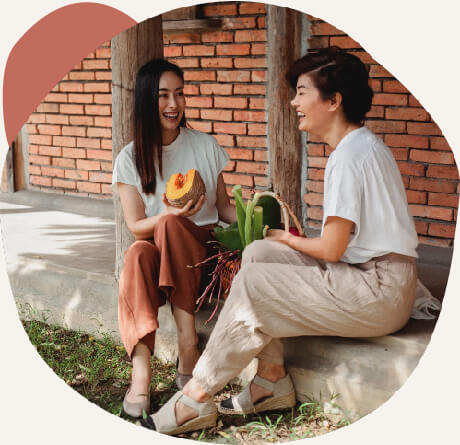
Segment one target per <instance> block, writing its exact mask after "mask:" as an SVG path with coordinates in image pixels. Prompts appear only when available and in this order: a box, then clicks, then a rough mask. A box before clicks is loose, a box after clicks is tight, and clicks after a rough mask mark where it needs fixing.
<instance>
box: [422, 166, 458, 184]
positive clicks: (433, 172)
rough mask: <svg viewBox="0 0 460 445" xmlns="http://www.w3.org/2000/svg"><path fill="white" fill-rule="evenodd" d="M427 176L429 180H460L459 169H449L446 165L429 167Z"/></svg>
mask: <svg viewBox="0 0 460 445" xmlns="http://www.w3.org/2000/svg"><path fill="white" fill-rule="evenodd" d="M426 176H428V177H429V178H446V179H457V180H458V168H457V167H447V166H444V165H430V166H428V170H427V172H426Z"/></svg>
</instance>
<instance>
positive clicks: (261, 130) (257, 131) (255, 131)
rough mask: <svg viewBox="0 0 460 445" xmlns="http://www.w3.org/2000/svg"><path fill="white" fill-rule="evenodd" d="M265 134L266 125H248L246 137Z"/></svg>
mask: <svg viewBox="0 0 460 445" xmlns="http://www.w3.org/2000/svg"><path fill="white" fill-rule="evenodd" d="M266 134H267V125H266V124H248V135H250V136H262V135H266Z"/></svg>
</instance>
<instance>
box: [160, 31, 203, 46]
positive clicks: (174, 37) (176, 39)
mask: <svg viewBox="0 0 460 445" xmlns="http://www.w3.org/2000/svg"><path fill="white" fill-rule="evenodd" d="M168 37H169V42H170V43H200V42H201V38H200V37H201V36H200V34H198V33H191V32H184V33H181V34H169V36H168ZM203 42H204V40H203Z"/></svg>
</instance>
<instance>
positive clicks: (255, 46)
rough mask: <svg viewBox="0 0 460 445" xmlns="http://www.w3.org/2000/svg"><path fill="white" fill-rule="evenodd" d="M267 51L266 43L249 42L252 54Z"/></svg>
mask: <svg viewBox="0 0 460 445" xmlns="http://www.w3.org/2000/svg"><path fill="white" fill-rule="evenodd" d="M266 52H267V44H266V43H251V55H252V56H263V55H265V54H266Z"/></svg>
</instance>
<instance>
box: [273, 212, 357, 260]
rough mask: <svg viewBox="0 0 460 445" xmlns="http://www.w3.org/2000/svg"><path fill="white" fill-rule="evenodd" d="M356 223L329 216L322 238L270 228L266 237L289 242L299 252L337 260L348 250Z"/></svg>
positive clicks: (314, 256)
mask: <svg viewBox="0 0 460 445" xmlns="http://www.w3.org/2000/svg"><path fill="white" fill-rule="evenodd" d="M353 225H354V223H353V222H352V221H349V220H348V219H344V218H340V217H338V216H329V217H328V218H327V221H326V224H325V226H324V230H323V236H322V237H321V238H304V237H300V236H294V235H292V234H290V233H289V232H284V231H283V230H270V231H269V232H268V236H267V237H266V238H265V239H271V240H274V241H279V242H281V243H284V244H287V245H288V246H289V247H292V248H293V249H295V250H298V251H299V252H302V253H305V254H306V255H309V256H311V257H313V258H318V259H321V260H324V261H330V262H337V261H339V260H340V258H342V256H343V254H344V253H345V250H347V246H348V241H349V239H350V233H351V231H352V230H353Z"/></svg>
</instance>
